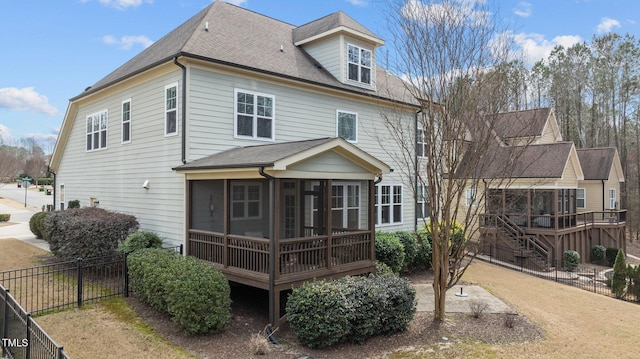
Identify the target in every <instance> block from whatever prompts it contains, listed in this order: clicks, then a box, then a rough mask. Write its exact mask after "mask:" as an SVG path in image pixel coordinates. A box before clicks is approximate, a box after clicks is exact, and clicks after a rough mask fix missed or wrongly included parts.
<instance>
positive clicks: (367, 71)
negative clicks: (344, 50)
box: [347, 44, 371, 84]
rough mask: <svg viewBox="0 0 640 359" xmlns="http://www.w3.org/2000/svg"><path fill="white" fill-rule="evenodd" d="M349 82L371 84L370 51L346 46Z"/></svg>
mask: <svg viewBox="0 0 640 359" xmlns="http://www.w3.org/2000/svg"><path fill="white" fill-rule="evenodd" d="M347 56H348V58H347V60H348V63H349V70H348V71H349V74H348V75H349V80H353V81H357V82H361V83H363V84H371V51H369V50H366V49H363V48H361V47H358V46H355V45H351V44H349V45H348V55H347Z"/></svg>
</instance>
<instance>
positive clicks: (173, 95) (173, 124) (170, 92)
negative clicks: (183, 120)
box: [164, 82, 178, 136]
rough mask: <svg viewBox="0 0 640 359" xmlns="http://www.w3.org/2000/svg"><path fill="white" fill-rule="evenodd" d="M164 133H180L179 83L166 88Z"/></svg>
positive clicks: (166, 134)
mask: <svg viewBox="0 0 640 359" xmlns="http://www.w3.org/2000/svg"><path fill="white" fill-rule="evenodd" d="M164 103H165V105H164V135H165V136H172V135H177V134H178V83H177V82H176V83H173V84H171V85H167V86H165V88H164Z"/></svg>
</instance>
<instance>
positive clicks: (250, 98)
mask: <svg viewBox="0 0 640 359" xmlns="http://www.w3.org/2000/svg"><path fill="white" fill-rule="evenodd" d="M235 95H236V113H235V118H236V123H235V126H236V137H244V138H253V139H268V140H273V138H274V109H273V108H274V102H275V98H274V97H273V96H271V95H264V94H256V93H252V92H248V91H241V90H236V91H235Z"/></svg>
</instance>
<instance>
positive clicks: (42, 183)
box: [36, 178, 53, 186]
mask: <svg viewBox="0 0 640 359" xmlns="http://www.w3.org/2000/svg"><path fill="white" fill-rule="evenodd" d="M36 184H37V185H38V186H51V185H52V184H53V178H38V180H37V182H36Z"/></svg>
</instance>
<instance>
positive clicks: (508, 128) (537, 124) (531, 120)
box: [487, 107, 551, 139]
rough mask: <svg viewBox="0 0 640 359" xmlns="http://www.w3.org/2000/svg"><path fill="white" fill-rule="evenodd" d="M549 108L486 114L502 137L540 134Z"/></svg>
mask: <svg viewBox="0 0 640 359" xmlns="http://www.w3.org/2000/svg"><path fill="white" fill-rule="evenodd" d="M550 113H551V109H550V108H548V107H547V108H536V109H532V110H522V111H512V112H504V113H499V114H495V115H488V116H487V120H488V121H490V122H492V123H493V124H494V130H495V131H496V133H497V134H498V136H500V138H502V139H508V138H518V137H533V136H540V135H541V134H542V131H543V129H544V125H545V124H546V123H547V119H548V118H549V114H550Z"/></svg>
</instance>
